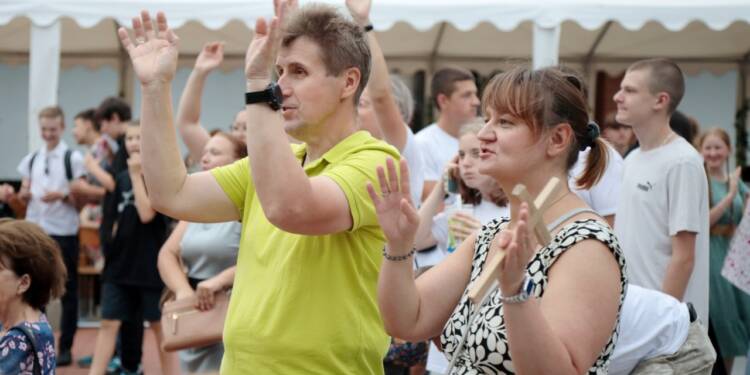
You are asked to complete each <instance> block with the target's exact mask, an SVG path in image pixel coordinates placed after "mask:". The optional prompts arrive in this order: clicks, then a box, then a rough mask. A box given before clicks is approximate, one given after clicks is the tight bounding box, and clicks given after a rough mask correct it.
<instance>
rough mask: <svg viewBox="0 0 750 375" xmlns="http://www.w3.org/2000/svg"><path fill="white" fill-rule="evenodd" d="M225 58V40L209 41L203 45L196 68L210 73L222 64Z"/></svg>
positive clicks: (196, 61)
mask: <svg viewBox="0 0 750 375" xmlns="http://www.w3.org/2000/svg"><path fill="white" fill-rule="evenodd" d="M223 60H224V42H209V43H206V44H205V45H203V49H202V50H201V53H200V54H199V55H198V58H197V59H196V60H195V70H197V71H200V72H202V73H208V72H210V71H212V70H214V69H216V68H218V67H219V65H221V62H222V61H223Z"/></svg>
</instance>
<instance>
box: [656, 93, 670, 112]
mask: <svg viewBox="0 0 750 375" xmlns="http://www.w3.org/2000/svg"><path fill="white" fill-rule="evenodd" d="M671 102H672V98H671V97H670V96H669V94H667V93H666V92H664V91H662V92H660V93H658V94H656V103H655V104H654V109H656V110H661V109H667V108H669V103H671Z"/></svg>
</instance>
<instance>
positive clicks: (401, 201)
mask: <svg viewBox="0 0 750 375" xmlns="http://www.w3.org/2000/svg"><path fill="white" fill-rule="evenodd" d="M386 166H387V168H388V177H386V174H385V170H384V169H383V167H378V170H377V171H378V181H379V183H380V191H381V194H378V193H377V192H376V191H375V188H374V187H373V186H372V183H368V184H367V192H368V193H369V194H370V198H371V199H372V203H373V204H374V205H375V210H376V212H377V215H378V223H380V227H381V228H382V229H383V234H385V237H386V240H387V241H388V253H389V254H390V255H392V256H399V255H406V254H407V253H409V251H410V250H411V249H412V247H413V246H414V236H415V235H416V232H417V227H419V215H418V214H417V210H416V209H414V207H413V206H412V205H411V203H410V200H411V198H410V197H411V195H409V194H410V193H409V168H408V167H407V166H406V160H401V162H400V169H401V180H400V181H399V177H398V175H397V174H396V163H395V162H394V161H393V159H391V158H388V160H387V161H386Z"/></svg>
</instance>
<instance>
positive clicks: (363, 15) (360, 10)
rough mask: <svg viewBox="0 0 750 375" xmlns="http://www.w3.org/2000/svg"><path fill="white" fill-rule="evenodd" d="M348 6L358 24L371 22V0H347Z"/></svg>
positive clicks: (362, 24) (363, 24)
mask: <svg viewBox="0 0 750 375" xmlns="http://www.w3.org/2000/svg"><path fill="white" fill-rule="evenodd" d="M346 7H347V8H348V9H349V13H350V14H351V15H352V18H353V19H354V22H356V23H357V24H358V25H360V26H367V25H368V24H369V23H370V8H371V7H372V1H371V0H346Z"/></svg>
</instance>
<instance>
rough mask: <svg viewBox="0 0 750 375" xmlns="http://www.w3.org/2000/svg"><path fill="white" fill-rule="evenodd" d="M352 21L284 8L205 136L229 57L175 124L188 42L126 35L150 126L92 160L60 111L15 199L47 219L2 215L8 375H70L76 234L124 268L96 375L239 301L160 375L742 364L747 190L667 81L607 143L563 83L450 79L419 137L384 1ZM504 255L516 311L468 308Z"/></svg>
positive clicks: (506, 288)
mask: <svg viewBox="0 0 750 375" xmlns="http://www.w3.org/2000/svg"><path fill="white" fill-rule="evenodd" d="M346 6H347V9H348V11H349V17H347V16H345V15H342V14H341V13H340V12H339V11H337V10H336V9H335V8H333V7H330V6H326V5H318V4H309V5H306V6H303V7H298V6H297V4H296V1H293V0H290V1H276V2H275V3H274V7H275V17H273V18H272V19H270V20H266V19H263V18H261V19H258V20H257V22H256V25H255V35H254V37H253V39H252V41H251V43H250V45H249V47H248V51H247V56H246V62H245V78H246V93H245V94H244V98H245V103H246V106H245V107H244V108H238V111H237V112H236V113H227V114H226V118H227V120H229V119H233V125H232V128H231V129H227V130H226V131H223V130H218V129H217V130H211V131H209V130H208V129H207V127H206V126H205V125H204V124H201V122H200V118H201V96H202V91H203V86H204V83H205V81H206V79H207V77H208V75H209V74H210V73H211V72H212V71H213V70H215V69H216V68H217V67H219V66H220V65H221V63H222V60H223V44H222V43H221V42H211V43H207V44H206V45H205V47H204V48H203V50H202V51H201V53H200V54H199V56H198V57H197V59H196V62H195V65H194V68H193V71H192V73H191V74H190V77H189V78H188V82H187V85H186V87H185V89H184V91H183V92H182V96H181V98H180V101H179V106H178V108H177V110H176V115H175V116H173V115H172V113H173V112H172V92H171V90H172V80H173V78H174V75H175V71H176V68H177V60H178V39H179V38H178V36H177V35H176V34H175V33H174V31H173V30H172V29H170V28H169V26H168V25H167V18H166V15H164V14H162V13H157V14H156V17H155V18H152V15H151V14H149V13H148V12H145V11H144V12H142V13H141V14H140V15H139V16H138V17H136V18H134V19H133V25H132V26H133V31H134V37H131V36H130V35H128V32H127V31H126V30H125V29H120V30H118V34H119V37H120V41H121V42H122V45H123V48H124V49H125V50H126V51H127V53H128V54H129V56H130V60H131V62H132V65H133V70H134V72H135V76H136V77H137V79H138V81H139V82H140V84H141V92H142V105H141V106H140V108H141V113H140V114H139V115H138V116H133V113H132V112H131V107H130V105H129V104H128V103H127V102H126V101H124V100H123V99H121V98H114V97H112V98H107V99H105V100H104V101H102V103H100V104H99V105H98V106H97V107H96V108H91V109H88V110H85V111H82V112H81V113H79V114H77V115H76V116H75V126H74V127H73V134H74V137H75V139H76V142H77V143H79V145H80V146H81V148H82V149H83V150H84V152H79V151H77V150H74V149H73V148H71V147H69V146H68V145H66V143H65V142H64V141H62V139H61V136H62V134H63V132H64V131H65V123H64V115H63V112H62V109H61V108H59V107H48V108H45V109H43V110H42V111H41V112H40V113H39V127H40V134H41V137H42V139H43V141H44V143H45V144H44V146H43V147H42V148H41V149H39V150H36V151H34V152H32V153H30V154H29V155H27V156H26V157H24V158H23V160H21V162H20V163H19V165H18V173H19V174H20V175H21V176H22V177H23V179H22V184H21V186H20V188H19V189H18V191H16V189H15V188H13V187H12V186H10V185H2V186H0V201H2V202H11V201H14V202H21V203H22V205H25V206H26V207H27V208H26V211H25V218H26V220H25V221H20V220H13V219H0V280H2V282H0V327H2V328H1V331H0V333H2V336H0V373H32V372H33V371H36V370H34V368H37V370H38V369H41V372H40V373H42V374H52V373H54V371H55V370H54V369H55V367H56V366H66V365H70V364H71V363H72V361H73V358H72V355H71V348H72V346H73V341H74V338H75V334H76V328H77V319H78V285H77V280H78V275H77V269H78V263H79V251H80V250H79V248H80V244H79V240H78V230H79V222H80V220H83V219H85V220H91V221H94V222H97V223H98V225H99V237H100V243H101V249H102V254H103V256H104V267H103V269H102V271H101V281H102V285H101V326H100V328H99V331H98V336H97V339H96V345H95V348H94V352H93V353H91V357H89V358H79V361H78V362H79V365H84V366H89V367H90V370H89V371H90V374H105V373H121V374H136V373H139V372H140V371H142V370H141V368H142V366H141V364H140V362H141V356H142V341H143V335H144V322H148V327H149V328H150V329H151V330H152V331H153V332H154V334H155V336H156V338H157V344H159V345H160V344H161V340H162V338H163V337H164V333H163V331H164V330H165V329H166V327H162V326H161V323H160V319H161V302H160V299H165V298H162V295H163V294H165V293H163V291H168V292H170V293H166V294H165V297H166V299H169V298H172V299H176V300H178V301H179V300H185V299H189V298H193V299H195V301H196V302H195V309H196V311H197V312H198V313H200V312H206V311H210V310H212V309H214V308H215V305H216V304H215V299H216V297H217V295H218V294H219V293H227V291H230V290H231V295H230V299H229V307H228V311H227V314H226V320H225V322H224V332H223V339H222V342H217V343H214V344H211V345H209V346H203V347H195V348H188V349H184V350H181V351H180V352H179V355H178V356H175V355H174V354H173V353H171V352H167V351H164V350H160V351H159V359H160V366H161V367H160V368H161V373H164V374H177V373H191V374H192V373H195V374H199V373H216V372H219V371H220V372H221V373H223V374H244V373H249V372H251V373H262V374H383V373H384V372H385V373H386V374H394V375H395V374H422V373H425V372H427V371H429V373H430V374H439V375H440V374H451V375H453V374H509V373H515V372H519V373H534V374H552V373H554V374H569V373H570V374H573V373H575V374H581V373H591V374H603V373H613V374H629V373H635V374H656V373H658V374H661V373H665V374H667V373H668V374H709V373H712V371H713V373H718V374H721V373H727V374H728V373H729V372H730V371H731V369H732V365H733V359H734V358H735V357H738V356H743V355H746V353H747V352H748V344H750V296H748V294H746V292H744V291H743V290H742V289H740V288H738V287H737V286H736V285H735V283H733V282H732V281H730V280H728V279H727V278H726V277H724V276H722V268H723V267H724V263H725V260H726V258H727V256H728V255H727V254H728V253H729V252H730V249H731V248H732V247H733V246H735V245H736V244H735V243H733V242H732V241H731V239H732V237H733V235H734V233H735V230H736V228H737V226H738V225H739V223H740V222H741V220H743V217H745V216H746V212H745V202H746V201H747V197H748V193H750V190H748V188H747V186H746V185H745V184H744V183H743V182H742V181H741V170H740V169H739V168H738V169H736V170H734V171H730V169H729V156H730V153H731V149H732V147H731V140H730V138H729V135H728V134H727V133H726V132H725V131H723V130H721V129H719V128H712V129H709V130H706V131H705V132H702V133H701V132H700V129H699V128H698V126H697V124H696V123H695V121H694V120H691V119H690V118H689V117H687V116H685V115H684V114H682V113H680V112H678V111H677V110H676V109H677V107H678V105H679V103H680V100H681V98H682V96H683V95H684V93H685V86H684V78H683V75H682V72H681V70H680V68H679V67H678V66H677V65H676V64H675V63H674V62H672V61H670V60H667V59H660V58H656V59H649V60H641V61H638V62H635V63H633V64H632V65H631V66H630V67H629V68H628V69H627V71H626V73H625V75H624V78H623V80H622V83H621V85H620V90H619V91H618V92H617V93H616V94H615V95H614V97H613V100H614V102H615V103H616V105H617V111H616V113H613V114H612V115H611V116H609V117H607V119H606V121H605V122H604V124H603V126H602V127H600V126H599V125H598V124H596V123H595V122H594V121H592V119H591V115H590V111H589V108H588V106H587V102H588V98H587V95H588V89H587V87H586V83H585V81H584V80H583V79H582V78H581V77H580V76H579V75H578V73H577V72H575V71H573V70H570V69H568V68H560V67H548V68H544V69H537V70H533V69H529V68H526V67H522V66H519V67H516V68H513V69H511V70H509V71H506V72H503V73H500V74H498V75H496V76H495V77H493V78H492V79H491V80H490V81H489V82H488V83H487V85H486V86H485V87H484V88H483V90H482V91H481V92H480V91H479V89H478V87H477V85H476V82H475V79H474V76H473V75H472V73H471V72H469V71H467V70H465V69H462V68H459V67H448V68H443V69H440V70H438V71H437V72H435V74H434V76H433V77H432V82H431V90H432V91H431V94H432V100H433V104H434V106H435V107H436V109H437V110H438V113H439V115H438V117H437V121H436V122H435V123H434V124H431V125H429V126H427V127H426V128H424V129H422V130H421V131H419V132H418V133H416V134H414V133H413V131H412V130H411V128H410V127H409V125H408V124H409V123H410V121H411V116H412V113H413V111H414V101H413V99H412V95H411V93H410V92H409V89H408V86H407V85H406V84H405V83H404V82H403V81H401V80H400V79H398V78H397V77H392V76H390V74H389V70H388V66H387V64H386V60H385V57H384V55H383V52H382V50H381V48H380V46H379V44H378V41H377V38H376V37H375V34H374V33H372V32H370V31H371V30H372V29H373V26H372V24H371V22H370V18H369V17H370V8H371V0H347V1H346ZM242 94H243V93H237V95H238V96H239V95H242ZM478 116H479V117H478ZM134 117H139V118H140V119H135V118H134ZM178 137H179V138H180V139H181V140H182V142H183V143H184V145H185V146H186V148H187V151H188V153H187V155H182V154H181V152H180V145H179V140H178ZM186 161H194V162H186ZM551 178H557V179H559V180H560V181H563V182H565V183H563V185H564V187H563V188H562V189H560V190H559V191H558V192H556V193H554V194H551V196H548V197H547V198H548V199H549V202H548V204H547V205H546V207H545V209H544V210H543V211H541V212H537V207H530V206H529V203H528V202H526V201H525V200H523V199H521V198H520V197H519V196H516V195H514V194H511V192H513V191H514V188H515V187H516V186H517V185H519V184H522V185H523V186H525V188H526V189H527V191H528V192H529V194H530V195H531V196H532V197H534V196H537V195H539V194H540V193H541V192H542V190H543V188H544V186H545V185H546V184H547V182H548V181H549V180H550V179H551ZM10 214H11V213H8V215H10ZM19 216H20V215H19ZM79 216H80V218H81V219H80V220H79ZM537 220H539V221H540V222H541V224H539V225H541V226H543V227H546V230H547V231H549V233H550V236H551V241H550V242H549V243H542V242H540V241H541V240H539V239H538V237H537V236H535V234H534V233H536V232H538V231H539V228H537V227H536V226H535V224H534V223H535V222H536V221H537ZM742 245H743V244H739V246H742ZM744 246H746V247H747V246H748V245H747V244H744ZM497 259H502V260H500V261H499V266H498V269H497V270H496V271H494V272H495V274H490V277H491V278H493V279H495V280H496V283H497V288H495V289H493V290H492V291H491V292H490V293H489V294H488V295H487V296H486V297H485V298H483V299H481V300H479V301H477V300H473V299H471V298H469V294H470V293H469V292H470V291H471V290H472V289H473V288H474V287H475V286H476V285H477V284H478V283H479V281H478V280H480V279H481V278H483V276H484V275H485V274H486V273H488V272H493V271H492V270H491V269H490V267H489V265H490V264H493V262H494V261H496V260H497ZM485 268H487V269H485ZM748 272H750V270H748ZM170 295H171V296H170ZM57 297H60V298H61V300H62V317H61V322H60V337H59V340H58V342H57V344H56V345H55V342H54V341H55V340H54V337H53V335H52V330H51V328H50V325H49V323H48V322H47V319H46V316H45V314H44V313H43V311H44V308H45V306H46V304H47V303H48V302H49V300H50V299H52V298H57Z"/></svg>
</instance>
